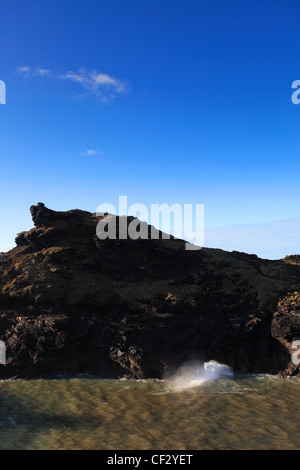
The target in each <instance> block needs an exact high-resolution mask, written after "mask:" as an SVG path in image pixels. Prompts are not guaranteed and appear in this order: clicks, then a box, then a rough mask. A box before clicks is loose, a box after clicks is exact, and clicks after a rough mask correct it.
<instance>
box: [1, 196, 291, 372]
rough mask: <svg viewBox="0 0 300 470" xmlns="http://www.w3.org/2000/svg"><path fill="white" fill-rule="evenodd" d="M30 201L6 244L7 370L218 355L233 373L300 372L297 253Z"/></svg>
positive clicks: (92, 368) (105, 366)
mask: <svg viewBox="0 0 300 470" xmlns="http://www.w3.org/2000/svg"><path fill="white" fill-rule="evenodd" d="M30 211H31V214H32V219H33V222H34V228H32V229H31V230H29V231H27V232H22V233H20V234H18V235H17V237H16V247H15V248H13V249H12V250H11V251H9V252H7V253H2V254H1V255H0V340H2V341H4V342H5V345H6V356H7V361H6V364H5V365H0V378H9V377H37V376H51V375H57V374H67V375H75V374H81V373H83V374H92V375H96V376H99V377H105V378H119V377H128V378H161V377H163V376H164V374H165V373H166V372H168V371H171V370H172V369H174V368H176V367H178V366H181V365H182V364H183V363H184V362H186V361H190V360H199V361H207V360H211V359H214V360H216V361H219V362H221V363H225V364H227V365H228V366H230V367H231V368H232V369H233V370H234V371H235V372H237V373H272V374H280V375H282V376H289V375H299V365H298V364H297V362H298V361H295V360H292V355H293V353H294V349H293V342H294V341H296V340H300V256H299V255H292V256H287V257H286V258H284V259H283V260H278V261H270V260H264V259H260V258H258V257H257V256H255V255H248V254H245V253H239V252H226V251H223V250H218V249H209V248H202V249H201V250H195V251H189V250H186V249H185V242H184V241H183V240H178V239H174V238H173V237H171V238H170V239H168V240H167V239H163V238H162V237H159V239H155V240H153V239H152V240H143V239H137V240H132V239H127V240H125V239H119V238H117V239H115V240H111V239H106V240H100V239H99V238H98V237H97V235H96V227H97V225H98V223H99V220H100V219H101V220H105V217H109V215H104V216H103V217H104V218H100V217H99V216H97V215H96V214H91V213H89V212H85V211H80V210H70V211H67V212H56V211H53V210H50V209H48V208H47V207H45V206H44V204H42V203H38V204H37V205H36V206H32V207H31V208H30Z"/></svg>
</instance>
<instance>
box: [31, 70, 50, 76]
mask: <svg viewBox="0 0 300 470" xmlns="http://www.w3.org/2000/svg"><path fill="white" fill-rule="evenodd" d="M34 74H35V75H40V76H41V77H44V76H46V75H48V76H49V75H51V70H49V69H35V71H34Z"/></svg>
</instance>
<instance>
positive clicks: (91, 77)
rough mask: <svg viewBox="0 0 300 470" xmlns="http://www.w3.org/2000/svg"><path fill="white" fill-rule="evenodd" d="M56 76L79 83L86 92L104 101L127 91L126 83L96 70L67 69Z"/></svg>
mask: <svg viewBox="0 0 300 470" xmlns="http://www.w3.org/2000/svg"><path fill="white" fill-rule="evenodd" d="M58 78H60V79H62V80H69V81H71V82H73V83H77V84H80V85H81V86H82V87H83V88H84V90H85V91H86V93H88V94H92V95H95V96H97V97H99V98H100V99H101V100H102V101H105V102H107V101H110V100H113V99H114V98H115V97H116V95H119V94H122V93H128V92H129V86H128V84H127V83H125V82H123V81H121V80H119V79H118V78H114V77H111V76H110V75H107V74H105V73H101V72H97V71H96V70H93V71H87V70H85V69H80V70H79V71H78V72H73V71H68V72H67V73H65V74H63V75H60V76H59V77H58Z"/></svg>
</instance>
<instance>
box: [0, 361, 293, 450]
mask: <svg viewBox="0 0 300 470" xmlns="http://www.w3.org/2000/svg"><path fill="white" fill-rule="evenodd" d="M299 448H300V381H298V380H297V379H292V378H290V379H281V378H278V377H275V376H269V375H246V376H236V375H234V374H233V373H232V371H231V370H230V369H229V368H228V367H227V366H226V365H222V364H218V363H215V362H213V361H210V362H209V363H206V364H193V365H191V364H189V365H185V366H183V367H181V368H180V369H179V370H178V371H176V372H175V373H173V374H172V375H170V376H169V377H167V378H166V379H164V380H141V381H137V380H133V381H130V380H102V379H98V378H94V377H87V376H81V377H73V378H63V377H56V378H48V379H45V378H43V379H30V380H7V381H1V382H0V449H37V450H39V449H44V450H46V449H47V450H54V449H74V450H75V449H99V450H101V449H103V450H104V449H105V450H147V449H150V450H202V449H203V450H204V449H236V450H237V449H289V450H294V449H299Z"/></svg>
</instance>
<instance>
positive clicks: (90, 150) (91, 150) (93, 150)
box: [79, 149, 104, 157]
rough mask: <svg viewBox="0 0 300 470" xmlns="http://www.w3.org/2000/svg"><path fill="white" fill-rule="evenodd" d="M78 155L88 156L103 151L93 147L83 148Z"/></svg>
mask: <svg viewBox="0 0 300 470" xmlns="http://www.w3.org/2000/svg"><path fill="white" fill-rule="evenodd" d="M79 155H80V156H83V157H88V156H91V155H104V152H100V151H99V150H95V149H89V150H85V151H84V152H81V153H80V154H79Z"/></svg>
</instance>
